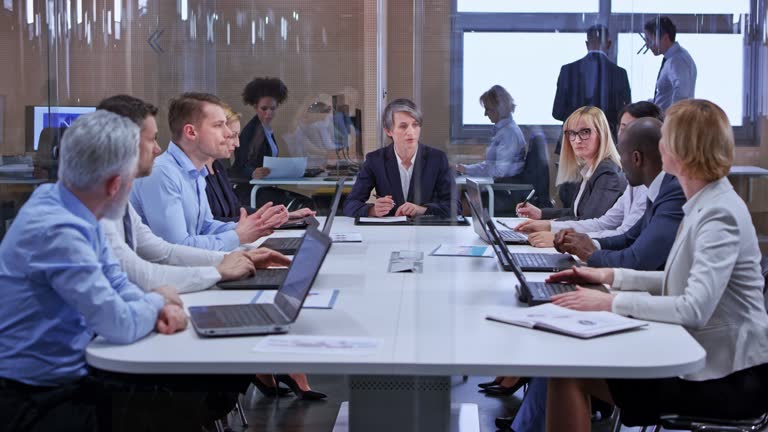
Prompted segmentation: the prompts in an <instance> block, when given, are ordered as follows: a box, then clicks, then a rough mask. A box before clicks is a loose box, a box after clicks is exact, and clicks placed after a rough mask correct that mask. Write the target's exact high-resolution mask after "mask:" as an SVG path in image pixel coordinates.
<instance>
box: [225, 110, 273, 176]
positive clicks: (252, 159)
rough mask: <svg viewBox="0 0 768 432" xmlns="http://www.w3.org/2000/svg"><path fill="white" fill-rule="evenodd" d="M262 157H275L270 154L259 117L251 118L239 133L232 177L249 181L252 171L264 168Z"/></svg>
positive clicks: (270, 150)
mask: <svg viewBox="0 0 768 432" xmlns="http://www.w3.org/2000/svg"><path fill="white" fill-rule="evenodd" d="M272 139H273V140H274V139H275V136H274V135H272ZM275 143H277V141H275ZM251 149H253V150H251ZM264 156H277V155H273V154H272V147H271V146H270V145H269V140H267V135H266V133H265V132H264V128H263V127H262V126H261V122H260V121H259V117H258V116H253V118H252V119H251V121H249V122H248V124H246V125H245V127H244V128H243V130H242V131H240V146H239V147H238V148H236V149H235V163H233V164H232V175H233V176H237V177H240V176H242V177H245V178H247V179H249V180H250V178H251V176H252V175H253V170H255V169H256V168H260V167H262V166H264Z"/></svg>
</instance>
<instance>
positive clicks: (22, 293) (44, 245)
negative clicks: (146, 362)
mask: <svg viewBox="0 0 768 432" xmlns="http://www.w3.org/2000/svg"><path fill="white" fill-rule="evenodd" d="M163 304H164V300H163V298H162V297H161V296H160V295H159V294H157V293H149V294H147V293H144V292H143V291H142V290H141V289H139V288H138V287H137V286H136V285H134V284H132V283H130V282H129V281H128V277H127V276H126V274H125V273H123V271H122V270H121V269H120V265H119V264H118V263H117V261H116V260H115V258H114V257H113V256H112V253H111V252H110V248H109V244H108V243H107V240H106V238H105V237H104V233H103V232H102V229H101V226H100V225H99V223H98V221H97V220H96V218H95V217H94V215H93V213H91V211H90V210H88V208H87V207H85V206H84V205H83V204H82V203H81V202H80V200H79V199H78V198H77V197H76V196H75V195H73V194H72V193H71V192H70V191H69V190H68V189H67V188H66V187H65V186H63V185H62V184H60V183H56V184H46V185H42V186H40V187H38V188H37V190H35V192H34V193H33V194H32V197H31V198H30V199H29V201H27V203H26V204H25V205H24V207H22V209H21V210H20V211H19V214H18V216H17V217H16V219H15V220H14V222H13V225H11V228H10V230H9V231H8V233H7V234H6V235H5V239H3V242H2V244H0V377H3V378H7V379H11V380H15V381H19V382H23V383H26V384H30V385H36V386H56V385H61V384H65V383H68V382H73V381H76V380H77V379H79V378H80V377H82V376H85V375H87V374H88V369H87V367H86V363H85V348H86V347H87V345H88V343H89V342H90V341H91V339H92V338H93V336H94V334H98V335H100V336H102V337H104V338H105V339H107V340H108V341H110V342H113V343H131V342H134V341H136V340H138V339H140V338H142V337H144V336H146V335H147V334H148V333H150V332H151V331H152V330H153V329H154V327H155V322H156V321H157V313H158V311H159V310H160V309H161V308H162V307H163Z"/></svg>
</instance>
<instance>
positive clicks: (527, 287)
mask: <svg viewBox="0 0 768 432" xmlns="http://www.w3.org/2000/svg"><path fill="white" fill-rule="evenodd" d="M492 224H493V222H491V226H492ZM489 234H490V235H491V236H492V238H493V239H494V245H495V247H494V250H495V251H496V254H497V255H499V254H501V255H502V256H504V257H505V262H507V263H509V267H510V269H511V271H512V272H513V273H514V274H515V276H517V280H518V281H520V285H519V287H518V289H519V291H518V297H519V298H520V301H521V302H524V303H528V304H529V305H530V306H535V305H539V304H542V303H549V302H550V301H552V296H553V295H555V294H562V293H565V292H569V291H576V285H575V284H566V283H546V282H528V280H527V279H526V278H525V274H523V269H522V268H521V267H520V266H518V265H517V262H516V261H515V259H514V258H513V254H511V253H509V249H508V248H507V245H506V243H504V242H503V241H501V238H500V237H499V236H498V231H497V230H495V229H491V230H489ZM581 286H583V287H585V288H592V289H596V290H600V291H603V292H608V290H607V289H606V288H605V287H604V286H602V285H595V284H583V285H581Z"/></svg>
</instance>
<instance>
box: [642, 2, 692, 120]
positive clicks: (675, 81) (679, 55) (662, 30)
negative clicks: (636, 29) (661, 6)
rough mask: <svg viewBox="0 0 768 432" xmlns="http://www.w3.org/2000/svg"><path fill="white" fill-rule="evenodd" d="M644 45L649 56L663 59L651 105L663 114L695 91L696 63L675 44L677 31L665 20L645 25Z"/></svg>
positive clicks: (658, 19) (667, 18) (660, 18)
mask: <svg viewBox="0 0 768 432" xmlns="http://www.w3.org/2000/svg"><path fill="white" fill-rule="evenodd" d="M644 30H645V44H646V45H647V46H648V48H650V50H651V51H652V52H653V55H655V56H657V55H663V56H664V60H662V61H661V68H659V75H658V76H657V78H656V91H655V92H654V94H653V103H655V104H656V105H658V106H659V107H661V109H662V110H664V111H666V110H667V108H669V107H670V106H672V104H674V103H675V102H678V101H681V100H683V99H690V98H693V97H694V95H695V91H696V74H697V72H696V63H695V62H694V61H693V58H692V57H691V55H690V54H688V51H687V50H686V49H685V48H683V47H681V46H680V44H679V43H677V42H676V41H675V37H676V35H677V27H676V26H675V23H673V22H672V20H671V19H669V17H665V16H662V17H657V18H654V19H652V20H650V21H648V22H647V23H645V27H644Z"/></svg>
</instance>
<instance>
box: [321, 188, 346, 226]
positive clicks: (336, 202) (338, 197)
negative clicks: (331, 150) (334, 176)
mask: <svg viewBox="0 0 768 432" xmlns="http://www.w3.org/2000/svg"><path fill="white" fill-rule="evenodd" d="M346 180H347V179H346V178H345V177H342V178H341V179H340V180H339V181H338V182H337V183H336V192H334V194H333V202H332V203H331V208H330V212H329V213H328V217H327V218H325V225H323V234H325V235H331V226H332V225H333V218H334V217H336V209H338V208H339V201H341V192H342V191H343V190H344V182H345V181H346Z"/></svg>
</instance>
